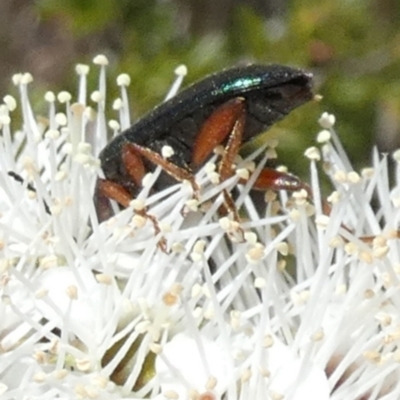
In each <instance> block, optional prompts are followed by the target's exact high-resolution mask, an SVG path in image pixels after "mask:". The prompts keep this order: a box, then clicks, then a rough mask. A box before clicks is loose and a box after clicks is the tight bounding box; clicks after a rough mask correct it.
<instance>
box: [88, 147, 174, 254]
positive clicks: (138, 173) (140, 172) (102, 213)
mask: <svg viewBox="0 0 400 400" xmlns="http://www.w3.org/2000/svg"><path fill="white" fill-rule="evenodd" d="M122 162H123V163H124V166H125V169H126V171H127V172H128V174H129V177H130V178H131V179H132V181H133V183H134V184H135V185H136V186H138V187H140V185H141V183H142V179H143V177H144V175H145V173H146V170H145V167H144V165H143V160H142V159H141V157H140V155H139V154H138V153H136V150H135V148H134V146H132V145H131V144H130V143H127V144H126V145H125V146H124V147H123V149H122ZM96 193H97V195H96V198H97V206H96V209H97V213H98V218H99V221H104V220H105V219H108V218H110V217H111V210H110V204H109V200H110V199H111V200H115V201H116V202H117V203H118V204H120V205H121V206H122V207H124V208H127V207H129V204H130V202H131V200H132V196H131V194H130V193H129V192H128V191H127V190H126V189H125V188H124V187H123V186H121V185H119V184H117V183H115V182H113V181H110V180H106V179H98V181H97V187H96ZM105 201H107V203H105ZM105 204H107V206H108V207H107V206H105ZM135 212H136V214H138V215H141V216H142V217H144V218H146V219H148V220H150V221H151V223H152V224H153V227H154V231H155V234H156V235H157V234H159V233H160V232H161V230H160V227H159V225H158V221H157V219H156V217H155V216H154V215H151V214H148V213H147V211H146V210H145V209H143V210H135ZM159 246H160V248H161V249H162V250H163V251H166V242H165V239H161V240H160V241H159Z"/></svg>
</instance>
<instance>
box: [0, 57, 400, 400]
mask: <svg viewBox="0 0 400 400" xmlns="http://www.w3.org/2000/svg"><path fill="white" fill-rule="evenodd" d="M95 64H97V65H99V67H100V70H101V72H100V82H99V89H98V90H97V91H95V93H94V95H92V96H91V99H92V101H94V102H95V103H96V109H97V111H96V112H95V111H94V109H93V108H91V107H90V106H89V103H88V96H87V89H86V76H87V74H88V72H89V71H88V67H87V66H83V65H80V66H78V67H77V72H78V74H79V75H80V83H79V91H78V95H77V96H76V97H77V102H76V103H74V101H75V100H74V96H71V95H69V94H67V93H65V92H62V93H61V94H60V95H59V96H55V95H54V94H52V93H47V94H46V96H45V98H46V101H47V102H48V105H49V111H48V116H47V118H40V117H38V116H36V115H35V114H34V112H33V110H32V108H31V105H30V102H29V98H28V89H27V86H28V84H29V82H30V81H31V80H32V78H31V76H30V75H18V76H15V77H14V82H15V83H16V84H17V86H18V88H19V91H20V100H19V101H16V100H15V99H14V98H13V97H11V96H9V95H8V96H6V97H5V98H4V100H3V101H4V104H2V105H0V125H1V132H2V135H1V137H0V213H1V215H0V251H1V259H0V291H1V295H2V297H1V298H2V302H1V304H0V321H1V324H0V398H1V399H14V398H21V399H22V398H30V399H54V398H60V399H71V398H82V399H84V398H91V399H120V398H132V399H133V398H135V399H138V398H143V399H145V398H146V399H148V398H157V399H162V398H172V399H174V398H179V399H203V400H205V399H227V400H237V399H254V400H257V399H260V400H266V399H268V400H269V399H270V400H278V399H285V400H288V399H291V400H303V399H308V400H312V399H318V400H324V399H333V400H343V399H346V400H352V399H354V400H356V399H357V400H359V399H363V400H364V399H371V400H372V399H385V400H388V399H398V398H400V383H399V379H398V375H399V373H400V364H399V362H400V353H399V350H398V349H399V340H400V321H399V320H400V315H399V314H400V311H399V309H400V308H399V304H400V294H399V290H398V286H399V274H400V258H399V255H400V240H399V238H398V236H399V235H398V226H399V212H398V209H399V207H400V195H399V193H400V188H399V186H398V182H396V183H395V184H394V186H393V187H391V186H390V185H389V182H388V178H387V175H388V167H387V159H386V158H385V157H379V155H378V153H377V152H375V153H374V159H373V165H372V169H371V168H370V169H368V170H365V171H363V172H362V173H361V174H358V173H356V172H355V171H354V170H353V169H352V167H351V164H350V161H349V160H348V158H347V156H346V154H345V152H344V149H342V147H341V145H340V142H339V140H338V138H337V136H336V134H335V132H334V131H333V129H332V126H333V123H334V120H335V119H334V117H333V116H328V115H327V116H325V117H323V118H322V119H321V125H322V126H323V128H324V129H325V131H324V135H323V136H324V138H323V139H324V140H320V141H321V144H322V149H321V153H322V156H323V158H324V160H325V163H326V165H329V169H328V171H327V172H328V174H329V175H330V177H331V178H332V182H333V185H334V186H335V191H334V192H333V193H332V195H331V196H329V201H330V203H329V206H328V204H327V202H326V201H325V200H322V195H321V194H320V188H319V179H318V172H317V168H316V163H317V162H318V160H319V158H320V156H319V151H317V150H316V149H312V151H311V150H310V151H308V152H307V155H308V157H309V159H310V163H311V164H310V165H311V179H310V181H311V186H312V189H313V194H314V201H313V205H310V204H309V202H308V201H307V193H306V192H305V191H304V192H301V193H298V194H297V195H296V196H294V197H292V196H290V194H287V193H283V192H282V193H279V199H278V200H277V199H276V198H275V197H274V196H272V195H271V193H268V194H267V195H266V199H268V201H269V202H268V203H267V204H266V205H265V206H263V205H261V206H260V205H259V204H258V205H257V207H256V205H255V204H254V203H253V198H252V196H251V195H249V191H250V189H251V185H252V182H254V179H255V177H256V175H257V173H258V172H259V171H260V169H261V168H262V166H263V163H264V162H265V161H266V157H264V159H263V161H262V162H259V163H257V165H256V168H255V169H254V164H253V163H252V162H251V161H252V160H254V155H253V156H251V157H250V158H249V159H247V160H244V161H242V162H239V163H238V166H237V169H238V171H240V173H237V174H236V175H235V176H233V177H232V178H230V179H229V180H227V181H225V182H219V179H216V178H215V176H214V175H215V168H214V167H213V163H215V162H216V160H217V155H215V156H214V157H213V158H212V159H211V160H210V162H209V163H208V164H207V165H206V166H205V167H204V168H203V169H202V170H201V171H199V172H198V174H197V175H196V181H197V183H198V184H199V186H200V188H201V198H200V201H195V200H193V199H192V191H191V187H190V185H189V186H188V185H186V184H185V183H183V184H177V185H175V186H173V187H170V188H168V189H166V190H164V191H162V192H159V193H154V194H149V193H151V190H150V189H151V186H152V184H153V183H154V182H155V180H156V179H157V176H158V174H159V172H160V171H159V170H156V171H155V172H154V173H153V174H151V175H149V176H147V177H146V182H145V184H144V189H143V191H142V193H141V194H140V195H139V197H138V199H136V200H135V201H133V202H132V203H131V206H130V207H129V208H128V209H126V210H124V211H122V212H119V213H117V214H116V215H115V216H114V217H113V218H111V219H110V220H108V221H106V222H104V223H102V224H99V223H98V221H97V218H96V212H95V208H94V203H93V200H92V196H93V189H94V185H95V182H96V179H97V175H98V173H99V161H98V159H97V154H98V153H99V151H100V150H101V148H102V147H104V145H105V144H106V142H107V131H106V127H107V122H106V119H105V114H104V112H105V109H106V104H107V103H106V90H105V68H106V66H107V64H108V63H107V60H106V59H105V58H104V57H96V59H95ZM185 73H186V71H185V70H184V69H182V68H181V69H179V70H178V71H177V74H178V78H177V82H178V84H180V82H181V80H182V77H183V75H184V74H185ZM129 82H130V80H129V77H128V76H126V75H122V76H121V77H119V78H118V82H117V84H118V85H119V86H120V90H121V99H118V100H117V101H115V102H114V109H115V110H116V112H117V113H118V115H117V117H116V116H114V118H115V119H114V120H112V121H111V122H110V124H109V126H110V127H111V129H112V130H113V131H114V133H116V132H118V131H119V130H120V129H121V130H123V129H125V128H127V127H128V126H129V125H130V123H131V122H130V118H129V107H128V103H127V94H126V86H127V85H129ZM178 84H176V85H173V88H172V93H171V94H174V93H176V91H177V85H178ZM56 99H58V101H59V103H60V104H59V103H56ZM16 105H17V110H20V112H21V114H22V121H23V123H22V128H21V129H19V130H16V131H13V129H14V128H15V127H14V125H15V124H16V123H15V122H13V120H14V119H17V118H14V112H15V111H14V110H15V107H16ZM267 154H271V153H268V152H267ZM398 158H399V157H396V159H398ZM250 166H251V167H250ZM289 167H290V166H289ZM395 168H396V172H397V174H399V172H400V168H399V165H398V163H397V164H396V167H395ZM9 172H10V173H11V175H13V176H14V177H13V176H10V175H9ZM213 174H214V175H213ZM244 176H245V177H247V176H248V177H249V179H248V181H247V182H248V183H247V184H245V185H241V184H239V179H240V177H244ZM19 177H21V178H22V181H21V182H20V181H19V180H21V179H20V178H19ZM233 187H235V188H237V189H238V190H239V194H238V197H237V200H236V203H237V205H238V207H241V209H242V210H244V211H245V214H244V215H245V217H244V218H243V221H242V223H241V224H238V223H237V221H232V220H231V219H229V218H221V219H219V214H218V210H219V208H220V206H221V204H222V202H223V196H222V195H221V193H222V190H223V189H228V190H231V189H232V188H233ZM372 200H373V201H372ZM372 202H373V204H374V205H373V206H372V205H371V203H372ZM144 207H147V210H148V213H149V214H151V215H153V216H154V217H155V218H156V220H157V221H158V224H159V227H160V232H159V233H158V234H157V235H155V231H154V226H153V224H152V223H151V221H149V219H148V218H145V217H143V214H142V213H141V211H143V209H144ZM260 209H261V210H262V211H260ZM328 209H329V210H328ZM328 211H329V212H328ZM367 236H369V238H367ZM238 238H239V239H243V238H244V239H245V240H244V241H243V240H238ZM163 240H164V241H165V243H166V244H167V248H168V251H167V252H166V251H163V250H162V249H161V248H160V242H161V241H163Z"/></svg>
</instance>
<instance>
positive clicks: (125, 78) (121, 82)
mask: <svg viewBox="0 0 400 400" xmlns="http://www.w3.org/2000/svg"><path fill="white" fill-rule="evenodd" d="M130 84H131V77H130V76H129V75H128V74H120V75H118V77H117V85H118V86H129V85H130Z"/></svg>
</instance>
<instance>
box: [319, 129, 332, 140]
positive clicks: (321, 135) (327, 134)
mask: <svg viewBox="0 0 400 400" xmlns="http://www.w3.org/2000/svg"><path fill="white" fill-rule="evenodd" d="M331 137H332V135H331V133H330V132H329V131H328V130H327V129H323V130H322V131H320V132H319V133H318V135H317V142H318V143H327V142H329V141H330V140H331Z"/></svg>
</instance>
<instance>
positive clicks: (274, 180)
mask: <svg viewBox="0 0 400 400" xmlns="http://www.w3.org/2000/svg"><path fill="white" fill-rule="evenodd" d="M252 188H253V189H255V190H269V189H270V190H277V191H278V190H287V191H288V192H296V191H298V190H301V189H304V190H305V191H306V192H307V196H308V197H309V198H310V199H312V191H311V188H310V186H309V185H307V184H306V183H304V182H303V181H302V180H301V179H300V178H298V177H297V176H295V175H292V174H289V173H287V172H280V171H277V170H276V169H272V168H264V169H263V170H262V171H261V172H260V174H259V175H258V177H257V179H256V181H255V182H254V185H253V187H252Z"/></svg>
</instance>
